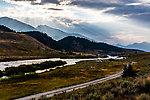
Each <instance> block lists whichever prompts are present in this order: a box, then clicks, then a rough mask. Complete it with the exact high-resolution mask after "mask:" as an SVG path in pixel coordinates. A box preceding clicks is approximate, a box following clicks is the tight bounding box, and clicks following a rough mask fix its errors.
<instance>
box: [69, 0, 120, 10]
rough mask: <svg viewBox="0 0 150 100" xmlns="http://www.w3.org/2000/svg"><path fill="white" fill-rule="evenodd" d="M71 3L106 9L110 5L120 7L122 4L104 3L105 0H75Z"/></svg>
mask: <svg viewBox="0 0 150 100" xmlns="http://www.w3.org/2000/svg"><path fill="white" fill-rule="evenodd" d="M71 5H77V6H80V7H86V8H95V9H104V8H108V7H120V6H121V4H116V3H104V2H89V1H73V2H72V3H71Z"/></svg>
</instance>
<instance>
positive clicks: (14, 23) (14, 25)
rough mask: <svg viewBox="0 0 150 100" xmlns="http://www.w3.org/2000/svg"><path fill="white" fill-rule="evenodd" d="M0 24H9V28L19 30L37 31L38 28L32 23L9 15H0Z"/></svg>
mask: <svg viewBox="0 0 150 100" xmlns="http://www.w3.org/2000/svg"><path fill="white" fill-rule="evenodd" d="M0 25H4V26H7V27H8V28H10V29H12V30H15V31H17V32H26V31H36V30H37V29H36V28H34V27H33V26H31V25H28V24H25V23H23V22H21V21H18V20H16V19H12V18H9V17H0Z"/></svg>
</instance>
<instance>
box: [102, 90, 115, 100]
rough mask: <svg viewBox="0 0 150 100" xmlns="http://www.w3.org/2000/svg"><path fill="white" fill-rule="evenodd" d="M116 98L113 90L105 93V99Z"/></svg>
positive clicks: (111, 99)
mask: <svg viewBox="0 0 150 100" xmlns="http://www.w3.org/2000/svg"><path fill="white" fill-rule="evenodd" d="M114 98H115V97H114V94H112V93H111V92H108V93H106V94H105V95H104V100H113V99H114Z"/></svg>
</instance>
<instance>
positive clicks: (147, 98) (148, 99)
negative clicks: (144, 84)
mask: <svg viewBox="0 0 150 100" xmlns="http://www.w3.org/2000/svg"><path fill="white" fill-rule="evenodd" d="M138 100H150V95H149V94H145V93H143V94H141V95H140V96H139V97H138Z"/></svg>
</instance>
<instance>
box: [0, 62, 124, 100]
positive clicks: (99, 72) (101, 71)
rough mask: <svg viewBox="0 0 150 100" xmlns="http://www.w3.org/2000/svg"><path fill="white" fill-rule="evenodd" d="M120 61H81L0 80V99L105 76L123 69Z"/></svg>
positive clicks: (44, 90) (3, 99)
mask: <svg viewBox="0 0 150 100" xmlns="http://www.w3.org/2000/svg"><path fill="white" fill-rule="evenodd" d="M123 67H124V64H123V63H122V62H121V61H106V62H97V61H82V62H79V63H77V64H76V65H72V66H66V67H64V68H59V69H56V70H53V71H50V72H46V73H43V74H39V75H38V76H37V77H33V78H32V79H31V78H27V79H19V78H16V79H15V78H13V79H9V80H5V81H2V82H0V99H1V100H8V99H14V98H18V97H23V96H27V95H31V94H36V93H40V92H46V91H49V90H54V89H57V88H62V87H65V86H70V85H73V84H78V83H82V82H87V81H90V80H94V79H97V78H101V77H105V76H108V75H110V74H113V73H116V72H118V71H120V70H121V69H123Z"/></svg>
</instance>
